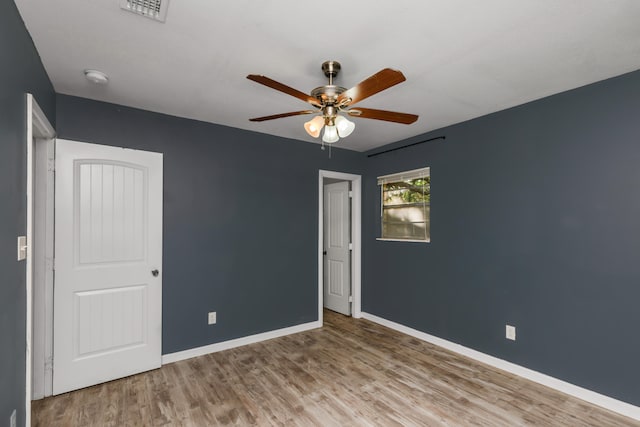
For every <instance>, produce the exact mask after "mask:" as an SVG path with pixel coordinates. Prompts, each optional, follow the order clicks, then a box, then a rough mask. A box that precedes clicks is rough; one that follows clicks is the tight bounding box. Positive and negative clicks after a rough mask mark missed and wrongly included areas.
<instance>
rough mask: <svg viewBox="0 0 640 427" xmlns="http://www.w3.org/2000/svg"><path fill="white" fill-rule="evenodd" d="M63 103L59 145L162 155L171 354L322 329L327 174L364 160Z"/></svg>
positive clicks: (166, 335) (69, 100)
mask: <svg viewBox="0 0 640 427" xmlns="http://www.w3.org/2000/svg"><path fill="white" fill-rule="evenodd" d="M57 101H58V102H57V115H58V122H57V123H58V126H57V130H58V134H59V136H60V137H61V138H66V139H73V140H78V141H85V142H93V143H98V144H107V145H114V146H122V147H129V148H136V149H141V150H149V151H158V152H162V153H164V231H163V233H164V248H163V250H164V254H163V264H164V266H163V269H164V275H163V336H162V338H163V343H162V347H163V353H165V354H166V353H172V352H176V351H180V350H185V349H190V348H193V347H198V346H203V345H207V344H212V343H216V342H219V341H225V340H229V339H233V338H238V337H242V336H247V335H251V334H256V333H260V332H265V331H269V330H273V329H278V328H284V327H288V326H293V325H297V324H300V323H305V322H310V321H314V320H317V314H318V267H317V264H318V261H317V260H318V258H317V247H318V246H317V239H318V170H319V169H326V170H337V171H343V172H351V173H360V171H361V166H362V164H363V159H364V156H363V154H362V153H356V152H353V151H348V150H340V149H335V148H334V149H333V153H332V154H333V155H332V158H331V159H329V158H328V152H327V151H322V150H320V146H319V145H317V144H307V143H303V142H300V141H291V140H285V139H282V138H277V137H272V136H269V135H265V134H259V133H254V132H248V131H243V130H239V129H234V128H229V127H225V126H218V125H213V124H207V123H203V122H198V121H193V120H186V119H180V118H177V117H171V116H165V115H161V114H155V113H151V112H147V111H141V110H135V109H131V108H125V107H120V106H116V105H112V104H105V103H101V102H96V101H90V100H86V99H81V98H74V97H69V96H64V95H58V97H57ZM294 125H295V123H292V126H294ZM300 131H301V132H302V127H301V128H300ZM213 310H215V311H217V312H218V323H217V325H215V326H209V325H207V312H208V311H213Z"/></svg>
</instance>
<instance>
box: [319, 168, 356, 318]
mask: <svg viewBox="0 0 640 427" xmlns="http://www.w3.org/2000/svg"><path fill="white" fill-rule="evenodd" d="M361 183H362V178H361V176H360V175H354V174H348V173H342V172H333V171H324V170H320V173H319V182H318V200H319V209H318V218H319V219H318V319H319V320H320V321H321V322H322V319H323V309H324V307H327V308H329V309H331V310H333V311H337V312H340V313H342V314H345V315H351V316H353V317H355V318H359V317H361V300H360V295H361V292H360V288H361V271H360V268H361V252H360V251H361V241H360V240H361V200H362V197H361V191H362V190H361V187H362V184H361Z"/></svg>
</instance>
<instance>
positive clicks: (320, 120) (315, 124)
mask: <svg viewBox="0 0 640 427" xmlns="http://www.w3.org/2000/svg"><path fill="white" fill-rule="evenodd" d="M323 126H324V117H322V116H315V117H314V118H313V119H311V120H309V121H308V122H306V123H305V124H304V130H306V131H307V133H308V134H309V135H310V136H311V137H313V138H317V137H319V136H320V131H321V130H322V127H323Z"/></svg>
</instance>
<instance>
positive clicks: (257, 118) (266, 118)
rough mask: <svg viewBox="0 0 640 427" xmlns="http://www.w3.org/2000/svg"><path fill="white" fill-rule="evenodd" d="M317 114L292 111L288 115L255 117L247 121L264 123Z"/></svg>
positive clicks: (312, 111)
mask: <svg viewBox="0 0 640 427" xmlns="http://www.w3.org/2000/svg"><path fill="white" fill-rule="evenodd" d="M313 113H317V111H314V110H303V111H292V112H290V113H282V114H274V115H273V116H264V117H256V118H253V119H249V121H250V122H264V121H265V120H273V119H281V118H283V117H291V116H302V115H304V114H313Z"/></svg>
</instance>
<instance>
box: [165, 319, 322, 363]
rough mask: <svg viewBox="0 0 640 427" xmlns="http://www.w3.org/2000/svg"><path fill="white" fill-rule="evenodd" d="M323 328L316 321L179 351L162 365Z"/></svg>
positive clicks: (166, 358)
mask: <svg viewBox="0 0 640 427" xmlns="http://www.w3.org/2000/svg"><path fill="white" fill-rule="evenodd" d="M320 327H322V322H320V321H315V322H309V323H303V324H301V325H296V326H290V327H288V328H283V329H276V330H275V331H269V332H263V333H261V334H255V335H249V336H247V337H242V338H236V339H233V340H229V341H223V342H219V343H215V344H211V345H205V346H203V347H197V348H191V349H189V350H184V351H178V352H176V353H169V354H164V355H163V356H162V364H163V365H166V364H167V363H173V362H177V361H179V360H185V359H191V358H192V357H198V356H204V355H205V354H209V353H216V352H218V351H223V350H229V349H230V348H235V347H240V346H243V345H247V344H253V343H257V342H260V341H266V340H270V339H273V338H278V337H283V336H285V335H291V334H297V333H298V332H304V331H308V330H310V329H316V328H320Z"/></svg>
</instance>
